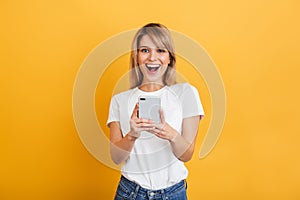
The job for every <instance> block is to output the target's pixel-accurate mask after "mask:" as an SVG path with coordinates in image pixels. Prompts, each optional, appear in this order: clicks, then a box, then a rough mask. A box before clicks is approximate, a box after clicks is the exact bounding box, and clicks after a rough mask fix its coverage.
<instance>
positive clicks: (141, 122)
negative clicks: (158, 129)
mask: <svg viewBox="0 0 300 200" xmlns="http://www.w3.org/2000/svg"><path fill="white" fill-rule="evenodd" d="M138 110H139V105H138V103H136V104H135V107H134V109H133V112H132V115H131V118H130V132H129V133H128V135H130V136H132V137H134V138H135V139H137V138H138V137H140V134H141V132H142V131H151V130H153V129H154V128H155V127H154V126H153V125H154V121H152V120H149V119H142V118H138Z"/></svg>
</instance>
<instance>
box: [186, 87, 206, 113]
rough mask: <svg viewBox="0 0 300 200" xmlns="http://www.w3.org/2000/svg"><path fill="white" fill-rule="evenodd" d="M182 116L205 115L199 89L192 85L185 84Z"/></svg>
mask: <svg viewBox="0 0 300 200" xmlns="http://www.w3.org/2000/svg"><path fill="white" fill-rule="evenodd" d="M181 98H182V115H183V116H182V117H183V118H187V117H193V116H201V118H202V117H203V116H204V110H203V107H202V103H201V100H200V96H199V93H198V90H197V89H196V88H195V87H194V86H192V85H190V84H185V87H184V90H183V93H182V97H181Z"/></svg>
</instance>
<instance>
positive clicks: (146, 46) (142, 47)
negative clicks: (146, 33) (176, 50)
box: [139, 46, 167, 49]
mask: <svg viewBox="0 0 300 200" xmlns="http://www.w3.org/2000/svg"><path fill="white" fill-rule="evenodd" d="M140 48H149V49H152V48H151V47H149V46H140V47H139V49H140ZM153 49H167V48H165V47H155V48H153Z"/></svg>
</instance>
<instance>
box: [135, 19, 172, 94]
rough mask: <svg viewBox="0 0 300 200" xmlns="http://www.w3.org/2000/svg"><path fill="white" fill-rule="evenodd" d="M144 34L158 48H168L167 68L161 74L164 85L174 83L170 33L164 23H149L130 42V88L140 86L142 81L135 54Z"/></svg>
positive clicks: (136, 54)
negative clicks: (162, 74) (168, 61)
mask: <svg viewBox="0 0 300 200" xmlns="http://www.w3.org/2000/svg"><path fill="white" fill-rule="evenodd" d="M145 35H148V36H149V37H150V39H151V40H152V41H153V43H154V44H155V45H156V46H157V47H158V48H166V49H167V50H168V52H169V56H170V64H169V65H168V68H167V70H166V72H165V74H164V76H163V83H164V84H165V85H173V84H175V83H176V77H175V75H176V74H175V69H176V57H175V49H174V44H173V40H172V37H171V34H170V32H169V30H168V29H167V27H165V26H164V25H162V24H158V23H150V24H147V25H145V26H143V27H142V28H141V29H139V30H138V32H137V33H136V35H135V37H134V39H133V42H132V47H131V56H130V88H135V87H137V86H140V85H141V84H142V82H143V74H142V72H141V70H140V68H139V66H138V62H137V56H138V49H139V44H140V41H141V39H142V37H143V36H145Z"/></svg>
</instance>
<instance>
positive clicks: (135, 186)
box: [121, 175, 187, 196]
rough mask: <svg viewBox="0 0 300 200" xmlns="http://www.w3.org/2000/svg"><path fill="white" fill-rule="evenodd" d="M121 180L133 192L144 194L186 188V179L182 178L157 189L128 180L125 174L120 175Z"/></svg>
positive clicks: (155, 193) (151, 194)
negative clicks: (177, 181) (144, 186)
mask: <svg viewBox="0 0 300 200" xmlns="http://www.w3.org/2000/svg"><path fill="white" fill-rule="evenodd" d="M121 182H124V183H125V184H126V185H127V186H128V187H130V188H131V189H132V190H133V191H135V193H140V194H143V195H146V196H149V195H150V196H153V195H157V194H166V193H172V192H173V191H176V190H177V189H178V188H181V187H185V188H186V189H187V182H186V180H185V179H184V180H182V181H180V182H179V183H176V184H175V185H172V186H170V187H167V188H163V189H159V190H151V189H146V188H143V187H141V186H140V185H139V184H137V183H135V182H133V181H130V180H128V179H127V178H126V177H125V176H123V175H122V176H121Z"/></svg>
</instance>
